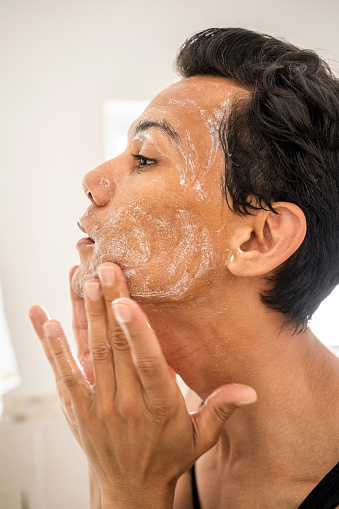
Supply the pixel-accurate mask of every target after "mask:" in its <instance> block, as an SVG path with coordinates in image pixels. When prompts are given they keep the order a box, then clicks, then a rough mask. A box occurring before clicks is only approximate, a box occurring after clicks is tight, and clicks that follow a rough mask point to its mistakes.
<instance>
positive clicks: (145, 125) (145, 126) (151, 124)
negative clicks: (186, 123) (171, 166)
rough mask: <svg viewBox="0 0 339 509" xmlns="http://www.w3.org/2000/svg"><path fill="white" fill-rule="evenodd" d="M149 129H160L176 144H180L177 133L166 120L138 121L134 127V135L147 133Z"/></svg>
mask: <svg viewBox="0 0 339 509" xmlns="http://www.w3.org/2000/svg"><path fill="white" fill-rule="evenodd" d="M149 129H160V130H161V131H164V132H165V133H166V134H167V135H168V136H169V137H170V138H171V140H173V141H174V142H175V143H176V144H180V136H179V133H178V132H177V131H176V130H175V129H173V127H172V126H171V125H170V124H169V123H168V122H167V121H166V120H140V122H139V123H138V124H137V125H136V126H135V129H134V135H136V134H140V133H143V132H145V131H148V130H149Z"/></svg>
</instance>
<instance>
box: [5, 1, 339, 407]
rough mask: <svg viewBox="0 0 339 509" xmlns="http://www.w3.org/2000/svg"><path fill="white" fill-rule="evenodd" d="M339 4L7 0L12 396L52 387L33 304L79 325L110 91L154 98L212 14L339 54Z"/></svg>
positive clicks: (113, 95)
mask: <svg viewBox="0 0 339 509" xmlns="http://www.w3.org/2000/svg"><path fill="white" fill-rule="evenodd" d="M338 15H339V2H338V1H337V0H322V1H321V2H320V0H319V1H314V0H299V1H296V0H284V1H283V2H275V1H274V0H257V1H254V0H239V1H237V2H234V1H233V2H230V1H227V0H208V1H202V0H185V1H184V0H171V1H170V2H162V1H161V0H144V1H142V2H141V1H135V0H125V1H119V2H118V1H114V0H96V1H95V2H94V1H93V0H58V2H55V1H53V2H52V1H47V0H26V1H25V0H2V2H1V6H0V24H1V25H0V52H1V58H0V62H1V67H0V73H1V78H0V87H1V94H0V105H1V106H0V108H1V110H0V111H1V123H0V129H1V136H0V139H1V145H2V147H1V150H0V175H1V187H0V190H1V210H0V217H1V250H0V254H1V256H0V274H1V279H2V285H3V293H4V298H5V308H6V313H7V319H8V323H9V327H10V330H11V334H12V338H13V342H14V347H15V351H16V355H17V359H18V364H19V370H20V373H21V377H22V385H21V387H20V388H18V389H16V390H15V391H13V392H12V393H11V394H10V395H9V396H8V398H13V397H16V396H17V395H18V394H19V395H23V394H27V395H28V394H37V393H40V392H44V393H48V392H50V391H53V390H54V388H53V387H54V384H53V379H52V376H51V373H50V370H49V366H48V365H47V361H45V359H44V356H43V354H42V352H41V349H40V345H39V344H38V342H37V340H36V338H35V335H34V333H33V331H32V329H31V327H30V324H29V321H28V318H27V309H28V307H29V306H30V305H31V304H33V303H42V304H43V305H45V306H46V307H47V309H48V310H49V311H50V313H51V314H52V315H53V316H54V317H56V318H58V319H61V320H62V321H63V322H64V324H65V326H66V328H67V329H68V330H69V329H70V306H69V300H68V282H67V272H68V269H69V267H70V266H71V265H72V264H74V263H76V262H77V252H76V250H75V247H74V246H75V243H76V240H77V239H78V238H79V236H80V235H81V234H80V232H79V231H78V229H77V227H76V220H77V218H78V217H80V215H82V213H83V211H84V210H85V208H86V207H87V203H86V199H85V197H83V195H82V191H81V177H82V175H83V174H84V173H85V172H87V171H88V170H90V169H91V168H93V167H95V166H96V165H98V164H99V163H100V162H101V161H102V158H103V119H102V107H103V103H104V101H106V100H108V99H148V98H151V97H152V96H153V95H154V94H155V93H156V92H157V91H159V90H160V89H162V88H163V87H165V86H166V85H167V84H169V83H170V82H171V81H172V80H173V71H172V61H173V59H174V57H175V54H176V51H177V49H178V47H179V45H180V44H181V43H182V42H183V40H184V39H185V38H186V37H187V36H188V35H190V34H191V33H192V32H194V31H196V30H199V29H203V28H207V27H209V26H232V25H239V26H243V27H247V28H250V29H254V30H260V31H264V32H268V33H271V34H272V35H275V36H285V37H287V38H289V39H290V40H292V41H301V42H303V43H304V44H305V45H306V46H308V47H310V48H313V49H317V50H321V52H322V54H323V55H327V56H328V58H329V59H331V60H337V61H339V31H338V18H339V16H338ZM338 68H339V64H337V69H338Z"/></svg>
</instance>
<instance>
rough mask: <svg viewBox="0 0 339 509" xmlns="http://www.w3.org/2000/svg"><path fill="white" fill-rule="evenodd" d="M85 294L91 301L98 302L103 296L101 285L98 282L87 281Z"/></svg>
mask: <svg viewBox="0 0 339 509" xmlns="http://www.w3.org/2000/svg"><path fill="white" fill-rule="evenodd" d="M85 292H86V295H87V297H88V298H89V299H90V300H98V299H100V297H101V296H102V291H101V287H100V284H99V283H97V282H96V281H87V283H86V284H85Z"/></svg>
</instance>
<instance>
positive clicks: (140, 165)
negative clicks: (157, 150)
mask: <svg viewBox="0 0 339 509" xmlns="http://www.w3.org/2000/svg"><path fill="white" fill-rule="evenodd" d="M132 156H133V157H134V159H137V160H138V161H140V164H139V165H138V166H137V168H138V169H139V170H142V169H143V168H145V167H146V166H151V165H152V164H155V161H154V159H149V158H148V157H145V156H142V155H141V154H138V155H137V154H136V155H134V154H132ZM142 160H145V161H151V162H150V163H148V164H147V163H145V164H142V163H141V161H142Z"/></svg>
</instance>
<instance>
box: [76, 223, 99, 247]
mask: <svg viewBox="0 0 339 509" xmlns="http://www.w3.org/2000/svg"><path fill="white" fill-rule="evenodd" d="M78 227H79V229H80V230H81V231H82V232H84V233H86V235H87V237H83V238H82V239H80V240H79V241H78V243H77V245H76V248H77V249H80V248H81V247H86V246H87V247H88V246H93V244H95V241H94V240H93V239H92V238H91V237H90V236H89V235H88V233H87V231H86V229H85V227H84V226H83V224H82V222H81V220H80V219H79V221H78Z"/></svg>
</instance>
